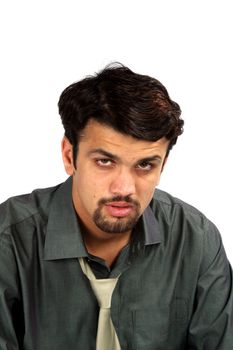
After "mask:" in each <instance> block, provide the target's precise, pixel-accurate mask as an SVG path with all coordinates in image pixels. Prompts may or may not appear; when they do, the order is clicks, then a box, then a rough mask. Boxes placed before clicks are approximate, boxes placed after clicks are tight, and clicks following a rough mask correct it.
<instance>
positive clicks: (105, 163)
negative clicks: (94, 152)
mask: <svg viewBox="0 0 233 350" xmlns="http://www.w3.org/2000/svg"><path fill="white" fill-rule="evenodd" d="M96 164H97V165H99V166H100V167H106V168H107V167H111V166H112V165H113V161H112V160H111V159H107V158H102V159H96Z"/></svg>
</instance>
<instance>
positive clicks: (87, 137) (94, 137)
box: [79, 120, 169, 158]
mask: <svg viewBox="0 0 233 350" xmlns="http://www.w3.org/2000/svg"><path fill="white" fill-rule="evenodd" d="M168 145H169V141H168V140H167V139H166V138H165V137H164V138H161V139H160V140H158V141H155V142H152V141H145V140H139V139H136V138H134V137H132V136H128V135H125V134H122V133H120V132H118V131H115V130H114V129H113V128H111V127H109V126H107V125H103V124H100V123H98V122H97V121H95V120H91V121H90V122H89V123H88V124H87V126H86V127H85V129H84V130H83V131H82V133H81V135H80V139H79V151H84V152H85V151H87V152H90V150H91V149H97V148H101V149H104V150H106V151H108V152H111V153H113V154H115V155H117V156H120V157H128V156H130V157H132V156H134V157H133V158H136V157H137V158H143V157H144V156H150V155H155V154H158V155H160V156H161V157H162V156H163V155H165V154H166V152H167V148H168Z"/></svg>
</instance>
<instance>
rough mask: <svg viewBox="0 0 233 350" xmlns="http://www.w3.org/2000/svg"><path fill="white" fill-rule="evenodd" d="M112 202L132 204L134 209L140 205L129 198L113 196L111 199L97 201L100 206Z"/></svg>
mask: <svg viewBox="0 0 233 350" xmlns="http://www.w3.org/2000/svg"><path fill="white" fill-rule="evenodd" d="M112 202H126V203H130V204H133V205H134V206H135V207H138V208H140V203H139V202H138V201H136V200H135V199H132V198H131V197H130V196H115V197H112V198H101V199H100V200H99V201H98V205H99V206H102V205H105V204H108V203H112Z"/></svg>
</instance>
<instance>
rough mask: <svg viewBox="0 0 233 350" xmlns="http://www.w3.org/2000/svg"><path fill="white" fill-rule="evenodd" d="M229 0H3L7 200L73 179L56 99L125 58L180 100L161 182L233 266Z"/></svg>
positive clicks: (1, 193)
mask: <svg viewBox="0 0 233 350" xmlns="http://www.w3.org/2000/svg"><path fill="white" fill-rule="evenodd" d="M3 3H4V4H3ZM231 3H232V1H230V0H229V1H225V0H221V1H214V0H211V1H205V0H199V1H197V0H196V1H188V0H183V1H175V0H171V1H166V0H163V1H162V0H161V1H156V0H154V1H146V0H144V1H135V0H134V1H127V0H124V1H123V0H118V1H114V2H113V1H111V0H106V1H105V0H104V1H101V0H98V1H94V0H93V1H90V0H85V1H77V0H76V1H69V0H65V1H59V0H57V1H49V0H46V1H45V0H44V1H42V0H40V1H33V0H28V1H26V0H21V1H17V0H15V1H12V0H8V1H5V2H1V5H0V33H1V34H0V35H1V41H0V43H1V48H0V49H1V55H0V60H1V63H0V96H1V99H0V108H1V112H0V121H1V124H0V159H1V162H0V171H1V172H0V202H2V201H4V200H5V199H7V198H8V197H10V196H13V195H16V194H22V193H27V192H31V191H32V190H33V189H35V188H38V187H47V186H53V185H55V184H57V183H59V182H62V181H63V180H64V179H66V174H65V172H64V169H63V165H62V161H61V156H60V140H61V138H62V135H63V129H62V126H61V123H60V118H59V116H58V113H57V101H58V98H59V95H60V93H61V92H62V90H63V89H64V88H65V87H66V86H67V85H69V84H70V83H72V82H73V81H76V80H79V79H81V78H83V77H84V76H85V75H88V74H92V73H94V72H96V71H98V70H99V69H101V68H103V67H104V66H105V65H106V64H108V63H109V62H111V61H120V62H122V63H123V64H125V65H128V66H129V67H130V68H131V69H133V70H135V71H136V72H138V73H143V74H149V75H152V76H154V77H156V78H157V79H159V80H160V81H161V82H162V83H163V84H164V85H165V86H166V87H167V89H168V91H169V93H170V96H171V97H172V98H173V99H174V100H175V101H177V102H178V103H179V104H180V106H181V108H182V111H183V118H184V119H185V132H184V134H183V136H181V137H180V139H179V141H178V144H177V146H175V148H174V149H173V151H172V152H171V155H170V160H169V162H168V164H167V168H166V169H165V171H164V174H163V177H162V180H161V183H160V187H161V188H163V189H164V190H166V191H168V192H170V193H171V194H173V195H175V196H177V197H180V198H182V199H183V200H185V201H187V202H189V203H191V204H193V205H194V206H196V207H198V208H199V209H200V210H201V211H203V212H204V213H205V214H206V215H207V216H208V217H209V218H210V219H211V220H212V221H214V222H215V224H216V225H217V226H218V228H219V229H220V231H221V234H222V238H223V242H224V245H225V248H226V251H227V254H228V257H229V259H230V261H231V262H233V240H232V217H233V213H232V197H233V190H232V180H233V170H232V165H231V162H232V151H233V147H232V143H233V141H232V122H231V119H232V113H233V112H232V110H233V107H232V101H233V99H232V93H233V89H232V84H233V68H232V66H233V54H232V42H233V40H232V33H233V21H232V18H233V14H232V10H231V6H232V4H231Z"/></svg>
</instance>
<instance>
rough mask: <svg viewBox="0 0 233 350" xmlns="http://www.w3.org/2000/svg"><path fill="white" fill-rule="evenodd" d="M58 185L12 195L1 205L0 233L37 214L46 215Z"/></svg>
mask: <svg viewBox="0 0 233 350" xmlns="http://www.w3.org/2000/svg"><path fill="white" fill-rule="evenodd" d="M58 187H59V185H58V186H54V187H49V188H44V189H36V190H34V191H33V192H31V193H29V194H24V195H19V196H15V197H11V198H9V199H8V200H6V201H5V202H4V203H2V204H1V205H0V235H1V234H3V233H4V232H6V231H9V230H10V228H11V227H12V226H15V225H17V224H19V223H21V222H23V221H25V220H30V218H32V217H33V216H35V215H40V216H41V217H46V216H47V213H48V208H49V205H50V202H51V199H52V197H53V193H54V192H55V191H56V190H57V188H58Z"/></svg>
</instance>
